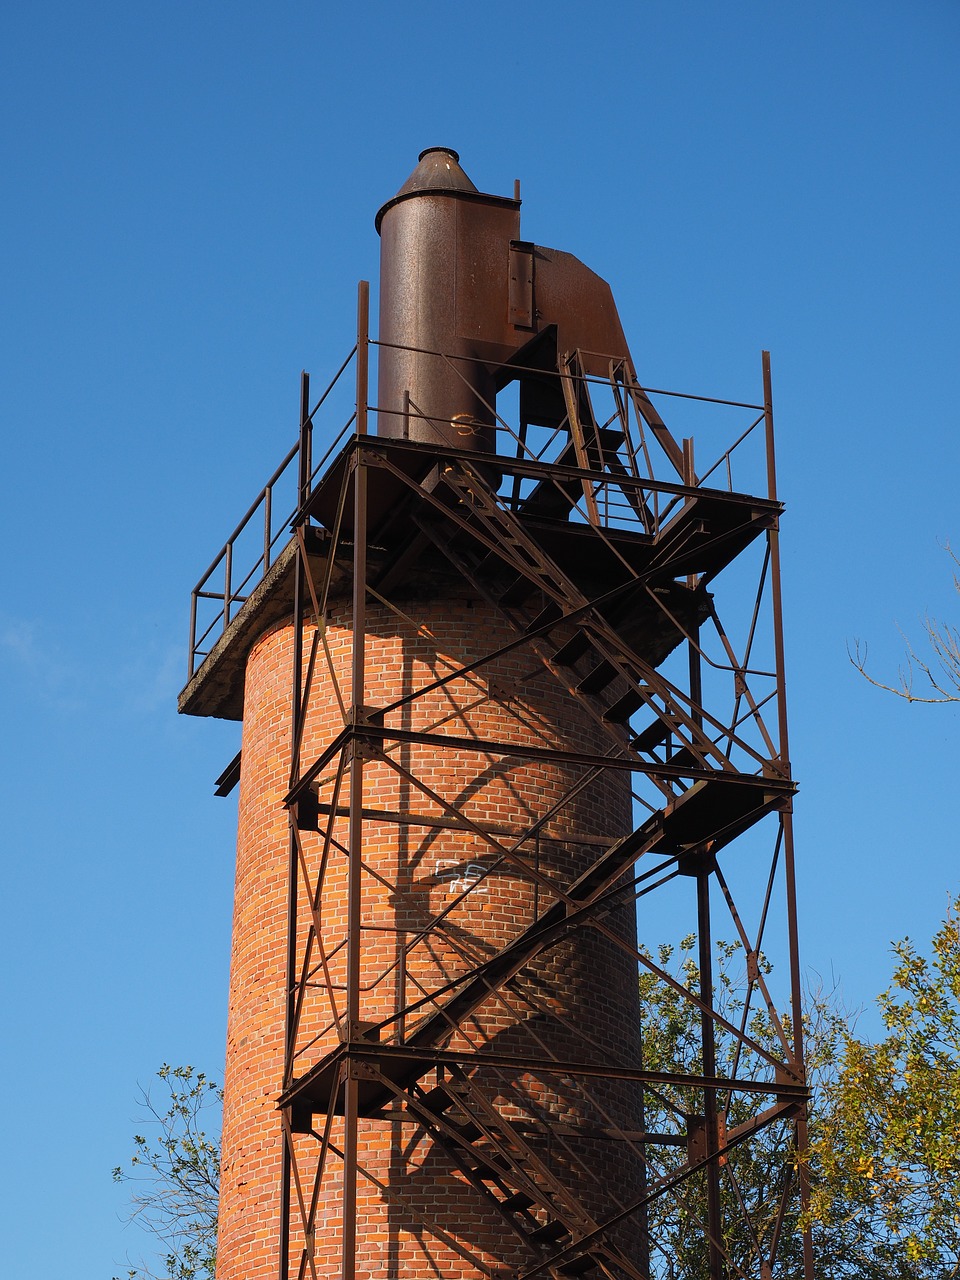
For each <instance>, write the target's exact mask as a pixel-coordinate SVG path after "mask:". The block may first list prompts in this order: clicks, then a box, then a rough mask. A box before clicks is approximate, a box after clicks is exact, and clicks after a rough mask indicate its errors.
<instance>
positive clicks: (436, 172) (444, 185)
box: [376, 147, 478, 231]
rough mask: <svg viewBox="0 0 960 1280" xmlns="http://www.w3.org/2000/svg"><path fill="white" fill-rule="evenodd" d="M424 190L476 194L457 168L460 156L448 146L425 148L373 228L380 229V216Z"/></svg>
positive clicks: (381, 211) (471, 184)
mask: <svg viewBox="0 0 960 1280" xmlns="http://www.w3.org/2000/svg"><path fill="white" fill-rule="evenodd" d="M426 191H462V192H469V193H470V194H471V195H477V194H478V192H477V188H476V187H475V186H474V185H473V183H472V182H471V181H470V179H469V178H468V177H467V175H466V174H465V173H464V172H463V170H462V169H461V168H460V157H459V156H458V155H457V153H456V151H454V150H453V149H452V148H451V147H427V149H426V151H421V152H420V163H419V164H418V165H417V167H416V168H415V169H414V171H413V173H411V175H410V177H409V178H408V179H407V180H406V182H405V183H404V184H403V186H402V187H401V188H400V190H399V191H398V192H397V194H396V195H395V196H394V197H393V199H392V200H388V201H387V203H386V204H385V205H384V206H383V208H382V209H381V210H380V212H379V213H378V214H377V219H376V227H377V230H378V231H379V230H380V222H381V219H382V218H383V215H384V214H385V213H386V211H387V210H388V209H389V208H390V206H391V205H393V204H395V203H396V202H397V201H398V200H402V199H403V198H404V197H405V196H411V195H419V194H422V193H423V192H426Z"/></svg>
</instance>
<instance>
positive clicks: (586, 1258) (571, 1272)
mask: <svg viewBox="0 0 960 1280" xmlns="http://www.w3.org/2000/svg"><path fill="white" fill-rule="evenodd" d="M596 1267H597V1260H596V1258H591V1257H590V1255H589V1254H587V1253H582V1254H581V1255H580V1257H579V1258H571V1259H570V1261H569V1262H564V1263H563V1264H562V1265H561V1266H559V1267H557V1270H558V1271H559V1273H560V1274H561V1275H562V1276H582V1275H586V1273H587V1272H588V1271H594V1270H596Z"/></svg>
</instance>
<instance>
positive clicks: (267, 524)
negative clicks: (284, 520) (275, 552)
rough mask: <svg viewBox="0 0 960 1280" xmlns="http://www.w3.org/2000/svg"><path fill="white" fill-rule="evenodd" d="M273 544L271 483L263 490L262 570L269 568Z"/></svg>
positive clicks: (265, 570)
mask: <svg viewBox="0 0 960 1280" xmlns="http://www.w3.org/2000/svg"><path fill="white" fill-rule="evenodd" d="M272 544H273V485H271V484H268V485H267V487H266V489H264V491H263V572H264V574H266V572H267V570H268V569H269V568H270V549H271V546H272Z"/></svg>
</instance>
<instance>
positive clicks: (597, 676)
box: [577, 659, 617, 693]
mask: <svg viewBox="0 0 960 1280" xmlns="http://www.w3.org/2000/svg"><path fill="white" fill-rule="evenodd" d="M616 675H617V669H616V667H615V666H614V665H613V663H612V662H607V660H606V659H604V660H603V661H602V662H601V663H600V664H599V665H598V666H596V667H594V668H593V670H592V671H590V672H588V673H587V675H585V676H584V678H583V679H582V680H581V681H580V683H579V684H578V685H577V692H578V693H599V692H600V690H601V689H605V688H606V687H607V685H608V684H609V683H610V681H611V680H615V679H616Z"/></svg>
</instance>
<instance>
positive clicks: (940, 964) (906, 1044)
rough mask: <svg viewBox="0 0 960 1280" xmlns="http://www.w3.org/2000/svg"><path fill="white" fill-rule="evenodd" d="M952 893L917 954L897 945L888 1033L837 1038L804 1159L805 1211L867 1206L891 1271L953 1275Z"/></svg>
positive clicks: (959, 1265)
mask: <svg viewBox="0 0 960 1280" xmlns="http://www.w3.org/2000/svg"><path fill="white" fill-rule="evenodd" d="M958 912H960V898H957V899H956V900H955V901H954V902H953V903H952V904H951V908H950V910H949V911H948V913H947V917H946V919H945V920H944V922H943V924H942V925H941V927H940V929H939V930H938V931H937V933H936V934H935V936H934V938H933V944H932V955H931V958H930V959H926V958H925V957H924V956H922V955H920V954H919V953H918V952H917V950H916V948H915V947H914V946H913V944H912V943H911V942H910V940H909V939H908V938H905V939H904V940H903V941H902V942H899V943H896V944H895V946H894V953H895V955H896V957H897V967H896V969H895V972H894V975H893V982H892V984H891V986H890V988H889V989H888V990H887V991H885V992H884V993H883V994H882V995H881V996H880V997H879V1004H880V1010H881V1012H882V1014H883V1020H884V1024H885V1026H886V1030H887V1035H886V1036H885V1037H884V1038H883V1039H881V1040H879V1041H878V1042H877V1043H875V1044H871V1043H868V1042H864V1041H861V1040H859V1039H857V1038H856V1037H855V1036H854V1035H853V1034H852V1033H850V1032H847V1033H845V1034H844V1037H843V1044H842V1052H841V1055H840V1058H839V1061H838V1067H837V1071H836V1073H835V1075H834V1077H833V1079H832V1080H831V1081H830V1082H829V1087H828V1088H827V1090H826V1094H825V1097H824V1100H823V1104H822V1105H823V1107H824V1109H825V1112H826V1114H828V1115H829V1118H830V1126H829V1129H824V1130H822V1131H821V1132H820V1134H819V1135H818V1136H817V1140H816V1142H815V1144H814V1151H813V1158H814V1160H815V1161H816V1162H817V1163H818V1164H819V1166H820V1167H821V1168H822V1170H823V1174H824V1178H823V1180H822V1181H821V1183H820V1185H819V1187H817V1189H816V1190H815V1193H814V1197H813V1205H812V1210H813V1217H814V1218H815V1219H816V1220H818V1221H819V1222H820V1223H822V1224H823V1227H824V1228H825V1229H826V1230H827V1231H832V1230H834V1229H836V1227H837V1225H838V1223H839V1222H840V1220H841V1217H842V1212H843V1207H844V1205H845V1204H846V1203H849V1202H852V1203H857V1204H861V1205H863V1206H865V1207H866V1216H867V1217H868V1218H869V1220H870V1222H871V1224H872V1226H873V1229H874V1231H875V1233H876V1234H877V1235H878V1236H879V1235H881V1234H882V1236H883V1237H884V1238H885V1240H886V1250H887V1252H888V1253H889V1254H890V1255H891V1256H892V1257H897V1258H899V1259H900V1260H901V1265H902V1267H903V1268H904V1269H903V1270H902V1272H898V1273H896V1274H903V1275H910V1276H913V1275H916V1276H918V1277H920V1276H922V1277H924V1280H940V1278H941V1277H943V1278H946V1277H950V1276H956V1275H958V1274H960V924H958Z"/></svg>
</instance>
